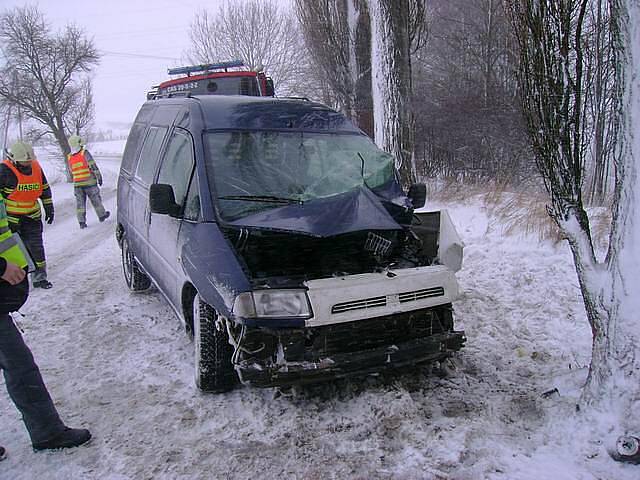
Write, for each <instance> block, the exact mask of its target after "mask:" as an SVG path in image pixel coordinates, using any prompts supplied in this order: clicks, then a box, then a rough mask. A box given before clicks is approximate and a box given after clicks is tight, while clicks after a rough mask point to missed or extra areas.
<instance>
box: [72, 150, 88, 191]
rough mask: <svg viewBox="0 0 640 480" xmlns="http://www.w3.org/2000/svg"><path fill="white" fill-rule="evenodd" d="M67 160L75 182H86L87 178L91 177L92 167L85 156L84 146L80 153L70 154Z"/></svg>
mask: <svg viewBox="0 0 640 480" xmlns="http://www.w3.org/2000/svg"><path fill="white" fill-rule="evenodd" d="M67 162H68V163H69V170H70V171H71V177H72V178H73V183H75V184H81V183H86V182H87V180H89V179H91V177H92V174H91V169H90V168H89V163H88V162H87V159H86V158H85V157H84V148H83V149H81V150H80V151H79V152H78V153H74V154H69V155H68V156H67Z"/></svg>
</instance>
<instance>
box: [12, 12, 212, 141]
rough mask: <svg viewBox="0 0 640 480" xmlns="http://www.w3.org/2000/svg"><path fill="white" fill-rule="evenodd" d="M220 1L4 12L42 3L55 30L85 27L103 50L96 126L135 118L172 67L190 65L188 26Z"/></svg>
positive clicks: (97, 75) (96, 73) (96, 90)
mask: <svg viewBox="0 0 640 480" xmlns="http://www.w3.org/2000/svg"><path fill="white" fill-rule="evenodd" d="M221 3H222V2H221V0H208V1H201V0H154V1H153V2H151V1H143V0H98V1H94V0H39V1H28V2H25V1H16V0H0V10H2V11H4V10H6V9H8V8H13V7H16V6H23V5H37V6H38V8H39V10H40V11H41V12H42V13H43V14H44V15H45V17H46V18H47V20H48V21H49V22H50V23H51V24H52V26H53V28H54V30H58V29H59V28H62V27H64V25H66V24H68V23H75V24H77V25H80V26H82V27H83V28H84V29H85V32H86V33H87V35H88V36H89V37H90V38H93V40H94V41H95V46H96V48H97V49H98V50H99V51H100V53H101V54H102V59H101V62H100V65H99V66H98V67H97V68H96V70H95V71H94V82H93V89H94V101H95V105H96V126H97V127H98V128H109V127H110V125H109V124H110V122H132V121H133V119H134V117H135V115H136V112H137V111H138V109H139V108H140V105H141V104H142V103H143V102H144V101H145V95H146V92H147V91H148V90H149V89H150V87H151V86H152V85H154V84H157V83H159V82H161V81H163V80H166V79H168V78H169V77H168V75H167V68H169V67H175V66H180V65H183V64H185V61H184V58H183V54H184V51H185V50H186V49H187V48H188V46H189V33H188V30H189V25H190V23H191V21H192V20H193V17H194V14H195V12H196V11H198V10H199V9H202V8H207V9H208V10H210V11H212V12H215V11H217V10H218V8H219V5H220V4H221Z"/></svg>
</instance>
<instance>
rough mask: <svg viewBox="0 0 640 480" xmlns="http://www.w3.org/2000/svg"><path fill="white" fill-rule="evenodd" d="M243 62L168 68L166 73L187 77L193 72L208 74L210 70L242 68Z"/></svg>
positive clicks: (234, 61) (233, 61)
mask: <svg viewBox="0 0 640 480" xmlns="http://www.w3.org/2000/svg"><path fill="white" fill-rule="evenodd" d="M244 66H245V65H244V62H243V61H242V60H231V61H229V62H220V63H207V64H203V65H190V66H188V67H176V68H170V69H168V70H167V71H168V72H169V75H179V74H181V73H186V74H187V75H189V74H191V73H195V72H209V71H211V70H222V69H227V68H233V67H244Z"/></svg>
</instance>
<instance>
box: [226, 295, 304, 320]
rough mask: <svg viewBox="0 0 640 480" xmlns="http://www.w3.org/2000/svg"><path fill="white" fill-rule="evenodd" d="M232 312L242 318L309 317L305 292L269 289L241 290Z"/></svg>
mask: <svg viewBox="0 0 640 480" xmlns="http://www.w3.org/2000/svg"><path fill="white" fill-rule="evenodd" d="M233 313H234V315H237V316H239V317H244V318H311V316H312V313H311V306H310V304H309V298H308V297H307V292H306V291H304V290H292V289H286V290H285V289H282V290H278V289H269V290H254V291H253V292H243V293H241V294H240V295H238V296H237V297H236V298H235V300H234V302H233Z"/></svg>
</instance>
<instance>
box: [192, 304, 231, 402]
mask: <svg viewBox="0 0 640 480" xmlns="http://www.w3.org/2000/svg"><path fill="white" fill-rule="evenodd" d="M193 343H194V350H195V379H196V385H197V386H198V388H199V389H200V390H202V391H205V392H214V393H222V392H227V391H229V390H231V389H232V388H233V387H234V385H235V384H236V382H237V380H238V376H237V375H236V372H235V370H234V368H233V365H232V363H231V356H232V355H233V347H232V346H231V345H230V344H229V334H228V333H227V330H226V328H225V326H224V323H222V322H219V321H218V313H217V312H216V311H215V310H214V309H213V308H212V307H211V306H210V305H207V304H206V303H205V302H203V301H202V299H201V298H200V296H199V295H196V297H195V298H194V299H193Z"/></svg>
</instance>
